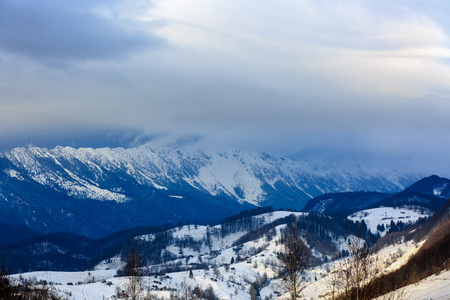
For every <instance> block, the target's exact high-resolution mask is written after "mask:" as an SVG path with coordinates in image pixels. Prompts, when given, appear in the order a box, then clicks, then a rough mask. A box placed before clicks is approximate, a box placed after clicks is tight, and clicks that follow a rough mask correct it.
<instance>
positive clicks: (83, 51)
mask: <svg viewBox="0 0 450 300" xmlns="http://www.w3.org/2000/svg"><path fill="white" fill-rule="evenodd" d="M106 3H108V2H106V1H105V2H103V3H102V2H101V1H50V0H40V1H28V0H19V1H15V0H3V1H1V3H0V49H2V50H3V51H7V52H9V53H13V54H19V55H24V56H26V57H30V58H33V59H37V60H46V61H53V60H56V61H65V60H91V59H108V58H113V57H118V56H119V57H120V56H123V55H126V54H127V53H129V52H130V51H136V50H139V49H147V48H149V47H155V46H158V45H160V44H161V43H162V39H160V38H159V37H157V36H156V35H154V34H152V33H151V31H150V30H148V29H149V28H151V27H152V25H151V24H147V28H143V27H142V26H141V25H139V24H138V23H136V22H135V21H134V20H131V19H122V20H119V18H114V16H110V17H108V15H107V14H106V13H105V10H106V9H107V6H106V8H104V9H103V10H101V9H100V8H101V7H105V5H106ZM110 3H111V4H110V6H112V5H113V4H114V3H115V1H111V2H110ZM102 11H103V14H101V13H100V12H102Z"/></svg>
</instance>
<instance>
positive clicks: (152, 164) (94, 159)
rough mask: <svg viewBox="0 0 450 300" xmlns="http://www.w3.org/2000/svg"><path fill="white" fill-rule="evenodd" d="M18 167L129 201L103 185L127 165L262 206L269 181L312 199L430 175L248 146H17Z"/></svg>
mask: <svg viewBox="0 0 450 300" xmlns="http://www.w3.org/2000/svg"><path fill="white" fill-rule="evenodd" d="M2 156H3V157H5V158H7V159H8V160H10V161H11V162H12V163H13V164H14V165H15V166H16V167H17V168H20V170H21V171H19V172H18V171H17V170H5V172H8V174H9V175H10V176H11V177H13V176H14V177H16V178H17V177H18V176H21V173H22V172H24V173H26V174H27V175H29V176H30V177H31V178H33V179H34V180H35V181H37V182H39V183H41V184H43V185H46V186H49V187H52V188H55V189H58V190H60V191H65V192H66V193H67V194H68V195H70V196H76V197H78V198H91V199H96V200H113V201H117V202H123V201H128V200H130V198H129V197H128V196H127V195H126V193H124V191H123V190H122V189H121V187H120V186H117V187H103V186H102V184H101V183H102V181H103V180H105V179H106V178H107V177H108V173H109V172H117V171H124V172H126V174H127V175H129V176H131V177H132V178H133V179H135V180H136V181H137V182H138V183H139V184H142V185H146V186H151V187H154V188H157V189H162V190H168V189H169V187H170V185H173V184H179V183H181V184H186V183H187V184H189V185H190V186H191V187H193V188H195V189H197V190H199V191H202V192H207V193H209V194H210V195H212V196H217V195H219V194H225V195H227V196H229V197H233V198H235V199H236V200H238V201H239V202H240V203H243V202H247V203H249V204H252V205H261V204H262V203H263V202H264V201H265V200H267V191H266V188H265V186H268V187H270V188H271V189H272V190H274V191H276V190H277V189H278V187H279V185H283V186H286V187H289V188H292V189H294V190H296V192H297V193H299V194H300V195H301V196H302V198H303V199H302V200H307V199H308V198H312V197H314V196H317V195H320V194H323V193H326V192H333V191H354V190H380V191H384V192H395V191H399V190H401V189H404V188H405V187H406V186H407V185H408V184H410V183H412V182H414V181H415V180H417V179H419V178H421V177H422V176H423V174H418V173H405V172H397V171H392V170H374V169H367V168H363V167H359V168H351V169H342V168H340V169H335V168H332V167H328V166H326V165H325V164H319V163H309V162H306V161H292V160H289V159H285V158H281V157H274V156H269V155H266V154H257V153H249V152H241V151H233V152H225V153H207V152H202V151H181V150H170V149H164V150H155V149H151V148H148V147H145V146H141V147H138V148H130V149H123V148H115V149H111V148H100V149H92V148H80V149H74V148H71V147H56V148H54V149H50V150H49V149H46V148H36V147H33V148H28V149H26V148H15V149H13V150H12V151H10V152H7V153H5V154H3V155H2Z"/></svg>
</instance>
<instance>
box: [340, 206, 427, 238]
mask: <svg viewBox="0 0 450 300" xmlns="http://www.w3.org/2000/svg"><path fill="white" fill-rule="evenodd" d="M431 215H432V212H431V211H429V210H426V209H423V208H414V207H402V208H399V207H396V208H394V207H379V208H373V209H365V210H362V211H359V212H356V213H354V214H352V215H350V216H348V219H349V220H352V221H358V222H360V221H364V222H365V223H366V225H367V228H368V229H369V230H370V231H371V232H372V233H374V234H375V233H377V232H379V233H380V235H381V236H384V235H386V233H387V232H388V231H389V229H390V227H391V224H392V223H394V224H398V223H399V222H402V223H403V224H405V225H407V224H411V223H415V222H417V221H418V220H419V219H420V218H424V217H429V216H431Z"/></svg>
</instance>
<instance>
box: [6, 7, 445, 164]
mask: <svg viewBox="0 0 450 300" xmlns="http://www.w3.org/2000/svg"><path fill="white" fill-rule="evenodd" d="M142 143H150V144H151V145H153V146H155V147H162V146H169V147H194V148H200V149H206V150H219V151H225V150H229V149H244V150H251V151H261V152H262V151H264V152H269V153H273V154H277V155H284V156H289V157H293V158H303V159H317V160H326V161H334V162H338V163H345V164H354V165H357V164H362V165H368V166H375V167H376V166H379V167H386V166H388V167H395V168H409V169H424V168H426V169H427V170H430V171H433V172H441V173H442V172H446V173H450V172H448V170H450V155H449V154H450V150H449V149H450V147H449V146H450V4H449V3H448V1H445V0H443V1H391V0H386V1H380V0H373V1H312V0H311V1H303V0H278V1H273V0H245V1H242V0H160V1H159V0H154V1H150V0H147V1H140V0H134V1H125V0H124V1H121V0H94V1H93V0H76V1H75V0H71V1H69V0H0V150H1V151H6V150H10V149H12V148H14V147H18V146H25V145H36V146H44V147H54V146H56V145H63V146H66V145H67V146H73V147H81V146H83V147H84V146H90V147H103V146H125V147H129V146H136V145H140V144H142Z"/></svg>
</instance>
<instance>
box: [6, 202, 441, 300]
mask: <svg viewBox="0 0 450 300" xmlns="http://www.w3.org/2000/svg"><path fill="white" fill-rule="evenodd" d="M383 209H388V210H386V212H391V211H390V210H389V209H390V208H383ZM290 214H291V213H289V212H273V213H267V214H263V215H259V216H256V217H254V219H255V220H259V221H258V222H256V223H259V224H260V225H261V226H263V225H266V224H268V223H270V222H273V221H276V220H280V219H281V218H285V217H287V216H289V215H290ZM296 215H297V216H305V215H304V214H302V213H296ZM284 226H285V225H278V226H276V227H274V228H275V232H277V234H276V235H275V236H274V237H273V238H268V236H265V235H263V236H261V237H257V238H255V239H252V240H250V241H247V242H245V243H243V244H240V245H233V243H234V242H236V241H237V240H238V239H239V238H240V237H242V236H243V235H244V234H246V233H247V231H246V230H237V231H236V232H234V233H232V234H229V235H226V236H225V238H221V234H220V232H221V225H218V226H194V225H191V226H181V227H178V228H174V229H170V230H169V232H168V234H169V235H170V236H172V237H173V240H172V242H170V243H169V244H168V245H167V247H166V252H164V251H163V252H161V255H162V256H165V257H167V258H168V260H167V261H165V262H164V263H161V264H159V265H158V264H157V265H153V266H151V267H150V268H146V271H150V272H154V271H157V270H159V271H163V270H164V268H170V267H171V266H174V267H177V268H179V269H184V271H179V270H178V271H176V272H165V273H164V274H162V275H152V276H144V277H143V284H144V289H143V291H142V293H143V294H147V293H149V294H150V295H152V296H154V297H155V296H156V297H158V298H162V299H171V294H172V293H178V294H179V295H182V294H183V293H185V292H186V291H187V290H189V289H190V290H191V291H192V289H194V288H195V287H199V288H200V289H202V290H207V289H211V291H212V292H213V293H214V295H215V296H216V297H218V298H219V299H229V300H233V299H234V300H236V299H238V300H248V299H251V296H250V292H249V291H250V287H251V286H252V284H254V283H255V282H259V283H262V285H261V289H260V295H261V298H262V299H266V298H267V299H285V298H286V297H287V294H286V293H285V291H283V289H282V288H281V286H282V285H281V281H282V279H281V278H278V277H277V264H278V262H277V258H276V257H277V252H279V251H281V250H282V246H281V245H280V242H279V238H280V235H279V234H280V229H282V228H283V227H284ZM256 227H258V226H256ZM208 234H210V235H211V237H210V242H209V245H207V244H205V243H204V241H206V240H207V239H208V238H207V236H208ZM136 240H137V241H140V242H142V243H144V244H145V243H149V244H151V243H154V242H155V235H153V234H151V235H141V236H138V237H136ZM188 240H190V241H191V244H190V245H189V246H185V247H182V246H181V245H182V244H183V243H186V242H187V241H188ZM192 241H194V242H195V241H203V244H202V246H199V247H198V248H197V247H195V246H194V247H192V245H194V244H195V243H192ZM335 242H336V243H338V244H339V248H340V249H345V248H346V247H348V240H347V239H345V238H344V239H342V238H339V239H336V240H335ZM422 244H423V243H413V242H411V241H410V242H406V243H399V244H391V245H390V246H388V247H386V248H384V249H382V250H380V251H379V252H378V253H376V254H375V255H376V257H377V259H374V260H373V261H377V263H378V264H380V266H382V270H383V272H384V273H387V272H391V271H394V270H396V269H398V268H399V267H401V266H402V265H404V264H405V263H406V262H407V261H408V259H409V258H410V257H411V256H412V255H414V254H415V253H416V252H417V251H418V250H419V249H420V247H421V246H422ZM194 248H196V249H194ZM313 250H314V251H313V253H315V254H317V251H316V250H315V249H313ZM344 259H345V258H344ZM199 261H201V262H202V263H203V264H204V265H205V266H207V267H205V268H197V269H196V268H195V264H198V263H199ZM341 261H342V260H340V259H337V260H335V261H332V262H327V263H325V264H322V265H318V266H316V267H314V268H311V269H310V270H309V271H308V275H307V277H306V278H307V279H306V283H305V286H304V289H303V290H302V292H301V293H302V295H301V296H302V297H304V298H306V299H322V298H324V295H327V294H329V293H330V282H331V280H333V277H332V276H333V274H334V272H333V271H332V270H333V268H334V267H338V266H340V264H341ZM121 266H123V262H122V263H121V262H120V258H118V257H117V256H116V257H113V258H111V259H109V260H107V261H104V262H102V263H100V264H99V265H98V266H97V267H96V268H95V269H94V270H90V271H84V272H31V273H23V274H16V275H14V278H15V279H16V280H19V278H22V279H29V280H30V279H31V280H35V281H40V280H45V281H46V282H47V283H51V284H52V285H53V286H54V287H55V288H56V289H57V290H58V291H59V293H60V294H61V295H63V296H66V297H68V299H70V300H89V299H102V298H103V299H108V298H109V299H113V298H112V297H113V295H116V294H117V292H119V293H121V292H122V291H125V290H126V286H127V277H115V276H114V275H115V270H116V269H117V268H119V267H121ZM158 268H160V269H158ZM192 268H193V269H194V270H193V271H192V274H191V275H190V272H189V270H190V269H192ZM330 270H331V272H330ZM448 279H449V272H443V273H441V274H440V275H437V276H435V275H433V276H431V277H429V278H427V279H425V280H423V281H421V282H419V283H418V284H414V285H411V286H408V287H406V289H405V292H406V294H405V295H407V297H408V299H409V298H410V299H424V297H425V296H426V295H428V296H430V297H436V299H446V298H445V297H446V296H447V295H448V294H449V293H450V287H449V285H448ZM381 299H385V298H381ZM433 299H434V298H433Z"/></svg>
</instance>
